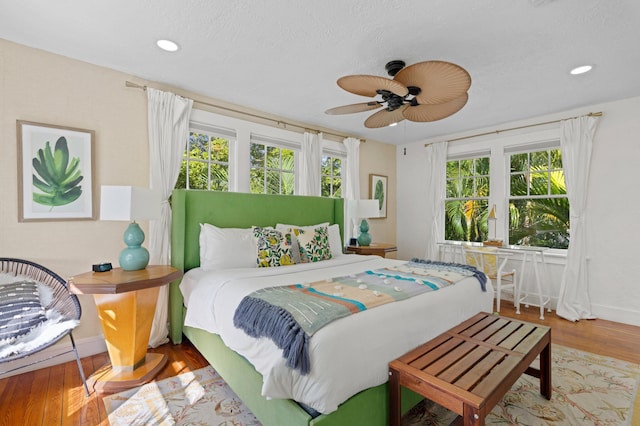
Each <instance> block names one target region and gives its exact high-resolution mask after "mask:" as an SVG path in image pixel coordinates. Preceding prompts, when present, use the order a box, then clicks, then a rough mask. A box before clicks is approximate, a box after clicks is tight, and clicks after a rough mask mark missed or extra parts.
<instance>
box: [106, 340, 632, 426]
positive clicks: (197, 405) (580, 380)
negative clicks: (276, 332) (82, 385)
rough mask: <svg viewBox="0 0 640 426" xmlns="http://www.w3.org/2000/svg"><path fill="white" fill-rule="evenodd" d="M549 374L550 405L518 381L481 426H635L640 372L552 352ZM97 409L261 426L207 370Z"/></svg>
mask: <svg viewBox="0 0 640 426" xmlns="http://www.w3.org/2000/svg"><path fill="white" fill-rule="evenodd" d="M552 368H553V370H552V375H553V377H552V383H553V396H552V398H551V401H547V400H546V399H545V398H544V397H542V396H541V395H540V386H539V383H540V382H539V380H538V379H535V378H533V377H530V376H527V375H523V376H522V377H521V378H520V379H519V380H518V381H517V382H516V383H515V384H514V385H513V387H512V388H511V390H510V391H509V392H507V394H506V395H505V397H504V398H503V399H502V401H501V402H500V403H499V404H498V405H497V406H496V407H495V408H494V409H493V411H492V412H491V413H490V414H489V416H487V418H486V424H487V425H500V426H504V425H528V426H538V425H563V426H564V425H603V426H605V425H606V426H613V425H627V426H636V425H640V398H639V397H638V383H639V381H640V365H638V364H633V363H629V362H625V361H620V360H617V359H613V358H608V357H603V356H599V355H595V354H591V353H587V352H582V351H579V350H576V349H570V348H566V347H563V346H560V345H553V347H552ZM103 401H104V405H105V408H106V410H107V413H109V423H110V424H111V425H112V426H114V425H213V426H231V425H234V426H259V425H260V423H259V422H258V420H256V418H255V417H254V416H253V414H252V413H251V412H250V411H249V409H248V408H247V407H246V406H245V405H244V404H243V403H242V402H241V401H240V399H239V398H238V397H237V396H236V395H235V394H234V393H233V391H232V390H231V389H230V388H229V387H228V386H227V385H226V383H225V382H224V381H223V380H222V378H221V377H220V376H219V375H218V374H217V373H216V372H215V370H213V368H211V367H205V368H202V369H199V370H196V371H194V372H191V373H185V374H181V375H179V376H176V377H172V378H169V379H166V380H161V381H158V382H152V383H148V384H146V385H144V386H141V387H139V388H135V389H131V390H128V391H125V392H121V393H118V394H115V395H111V396H107V397H104V398H103ZM634 405H635V409H634ZM454 418H455V414H454V413H452V412H450V411H448V410H446V409H445V408H442V407H440V406H437V405H435V404H433V403H431V402H430V401H428V400H424V401H422V402H421V403H419V404H418V405H417V406H415V407H414V408H412V409H411V410H410V411H409V412H408V413H407V414H406V415H405V416H404V418H403V421H402V424H403V426H418V425H419V426H426V425H434V426H441V425H442V426H444V425H449V424H450V423H451V421H452V420H453V419H454ZM282 426H286V425H282ZM354 426H359V425H355V424H354ZM363 426H364V425H363Z"/></svg>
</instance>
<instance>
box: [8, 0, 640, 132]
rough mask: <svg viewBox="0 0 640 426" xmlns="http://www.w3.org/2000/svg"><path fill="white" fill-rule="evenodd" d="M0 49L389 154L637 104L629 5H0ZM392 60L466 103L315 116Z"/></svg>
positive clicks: (523, 0) (291, 1)
mask: <svg viewBox="0 0 640 426" xmlns="http://www.w3.org/2000/svg"><path fill="white" fill-rule="evenodd" d="M0 38H4V39H7V40H11V41H14V42H17V43H20V44H24V45H27V46H33V47H37V48H40V49H44V50H47V51H51V52H54V53H58V54H61V55H64V56H68V57H71V58H76V59H80V60H83V61H86V62H90V63H93V64H97V65H101V66H105V67H109V68H113V69H116V70H120V71H124V72H126V73H130V74H132V75H134V76H138V77H142V78H144V79H148V80H152V81H157V82H162V83H167V84H170V85H174V86H177V87H180V88H183V89H186V90H189V91H192V92H195V93H199V94H202V95H206V96H209V97H212V98H215V99H220V100H223V101H226V102H231V103H234V104H237V105H242V106H246V107H249V108H253V109H257V110H261V111H265V112H268V113H272V114H276V115H279V116H282V117H285V118H288V119H291V120H297V121H300V122H304V123H308V124H310V125H315V126H322V127H327V128H331V129H335V130H338V131H340V132H344V133H347V134H350V135H353V136H356V137H361V138H367V139H374V140H378V141H382V142H387V143H395V144H398V143H405V142H413V141H419V140H423V139H426V138H430V137H435V136H440V135H446V134H451V133H456V132H461V131H465V130H470V129H477V128H481V127H487V126H493V125H498V124H500V123H504V122H508V121H513V120H519V119H524V118H528V117H534V116H539V115H544V114H548V113H554V112H558V111H563V110H568V109H572V108H577V107H580V106H585V105H592V104H596V103H601V102H606V101H610V100H616V99H622V98H626V97H632V96H638V95H640V78H639V76H638V73H639V68H638V67H639V66H640V48H639V46H638V44H639V43H640V1H638V0H482V1H477V0H476V1H470V0H323V1H312V0H269V1H267V0H252V1H249V0H227V1H223V0H188V1H175V0H135V1H130V0H84V1H77V0H56V1H51V0H20V1H15V0H0ZM159 38H169V39H172V40H174V41H176V42H177V43H178V44H179V45H180V46H181V50H180V51H178V52H177V53H174V54H170V53H166V52H163V51H161V50H159V49H158V48H157V47H156V46H155V41H156V40H157V39H159ZM393 59H402V60H404V61H405V62H406V63H407V64H413V63H415V62H420V61H425V60H436V59H437V60H445V61H450V62H453V63H456V64H458V65H460V66H462V67H464V68H465V69H466V70H467V71H468V72H469V73H470V75H471V78H472V85H471V89H470V90H469V102H468V103H467V105H466V106H465V107H464V108H463V109H462V110H461V111H460V112H458V113H457V114H455V115H453V116H451V117H449V118H446V119H444V120H441V121H437V122H432V123H413V122H408V121H404V122H403V123H406V125H405V124H401V125H399V126H396V127H394V128H383V129H366V128H365V127H364V125H363V122H364V120H365V119H366V117H367V116H368V115H369V114H370V113H371V112H364V113H357V114H352V115H342V116H330V115H326V114H324V111H325V110H326V109H328V108H331V107H335V106H339V105H344V104H351V103H357V102H364V101H366V100H368V98H364V97H360V96H357V95H354V94H351V93H348V92H345V91H343V90H342V89H340V88H339V87H338V86H337V85H336V80H337V79H338V78H339V77H341V76H344V75H349V74H371V75H380V76H385V77H387V75H386V72H385V70H384V65H385V63H386V62H388V61H390V60H393ZM584 63H592V64H595V69H594V70H593V71H592V72H590V73H588V74H585V75H582V76H577V77H575V76H570V75H569V70H570V69H571V68H573V67H574V66H576V65H582V64H584ZM123 84H124V83H123Z"/></svg>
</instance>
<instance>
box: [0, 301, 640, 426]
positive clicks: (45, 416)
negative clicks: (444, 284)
mask: <svg viewBox="0 0 640 426" xmlns="http://www.w3.org/2000/svg"><path fill="white" fill-rule="evenodd" d="M509 305H510V303H509V302H503V303H502V312H501V314H502V315H504V316H508V317H512V318H517V319H521V320H523V321H529V322H533V323H539V324H545V325H547V326H550V327H551V330H552V331H551V339H552V342H553V343H556V344H560V345H564V346H569V347H573V348H576V349H580V350H583V351H587V352H593V353H597V354H601V355H606V356H610V357H614V358H618V359H623V360H626V361H630V362H634V363H638V364H640V351H638V342H639V341H640V327H634V326H630V325H625V324H618V323H614V322H611V321H605V320H600V319H597V320H589V321H587V320H582V321H579V322H577V323H572V322H569V321H566V320H564V319H562V318H560V317H558V316H556V314H555V312H552V313H546V314H545V319H544V321H541V320H539V319H538V316H539V309H538V308H535V307H529V308H523V309H522V313H521V315H516V314H515V311H514V309H513V307H512V306H509ZM150 351H152V352H158V353H164V354H166V355H167V357H168V358H169V361H168V362H167V366H166V367H165V368H164V369H163V370H162V371H161V372H160V374H159V375H158V376H157V378H156V380H162V379H165V378H167V377H172V376H175V375H178V374H181V373H185V372H188V371H191V370H196V369H198V368H202V367H204V366H205V365H207V361H206V360H205V359H204V358H203V357H202V356H201V355H200V353H199V352H198V351H197V350H196V349H195V348H194V347H193V346H192V345H191V344H190V343H189V342H188V341H185V342H184V343H183V344H181V345H171V344H167V345H163V346H161V347H160V348H157V349H152V350H150ZM107 361H108V356H107V354H106V353H103V354H98V355H94V356H91V357H87V358H83V359H82V364H83V368H84V371H85V375H86V376H87V377H88V376H90V375H91V374H92V373H93V372H94V371H96V370H98V369H99V368H100V367H101V366H102V365H104V364H105V363H106V362H107ZM18 424H19V425H26V426H31V425H34V426H36V425H43V426H51V425H100V426H108V424H109V422H108V420H107V413H106V412H105V409H104V405H103V403H102V399H101V398H100V397H98V396H96V395H95V394H94V393H92V394H91V395H90V396H89V397H86V396H85V394H84V388H83V387H82V382H81V380H80V375H79V374H78V368H77V366H76V363H75V361H71V362H67V363H65V364H60V365H57V366H54V367H51V368H45V369H40V370H36V371H32V372H28V373H24V374H21V375H17V376H12V377H9V378H6V379H2V380H0V426H13V425H18Z"/></svg>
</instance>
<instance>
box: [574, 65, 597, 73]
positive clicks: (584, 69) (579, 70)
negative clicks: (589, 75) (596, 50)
mask: <svg viewBox="0 0 640 426" xmlns="http://www.w3.org/2000/svg"><path fill="white" fill-rule="evenodd" d="M592 69H593V66H592V65H582V66H580V67H576V68H574V69H572V70H571V71H570V72H571V75H578V74H584V73H585V72H589V71H591V70H592Z"/></svg>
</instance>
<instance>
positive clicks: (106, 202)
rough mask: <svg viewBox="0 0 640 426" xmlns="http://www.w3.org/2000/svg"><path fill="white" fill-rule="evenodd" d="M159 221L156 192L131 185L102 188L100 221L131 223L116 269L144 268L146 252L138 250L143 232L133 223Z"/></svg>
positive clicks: (158, 197)
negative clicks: (150, 220)
mask: <svg viewBox="0 0 640 426" xmlns="http://www.w3.org/2000/svg"><path fill="white" fill-rule="evenodd" d="M159 218H160V191H157V190H152V189H146V188H138V187H135V186H102V187H101V191H100V220H126V221H131V223H130V224H129V226H128V227H127V229H126V231H124V243H125V244H126V245H127V247H126V248H125V249H124V250H122V252H121V253H120V258H119V262H120V267H121V268H122V269H123V270H125V271H137V270H140V269H144V268H146V266H147V264H148V263H149V252H148V251H147V249H146V248H144V247H142V243H143V242H144V232H143V231H142V229H141V228H140V225H138V224H137V223H136V220H149V219H159Z"/></svg>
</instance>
